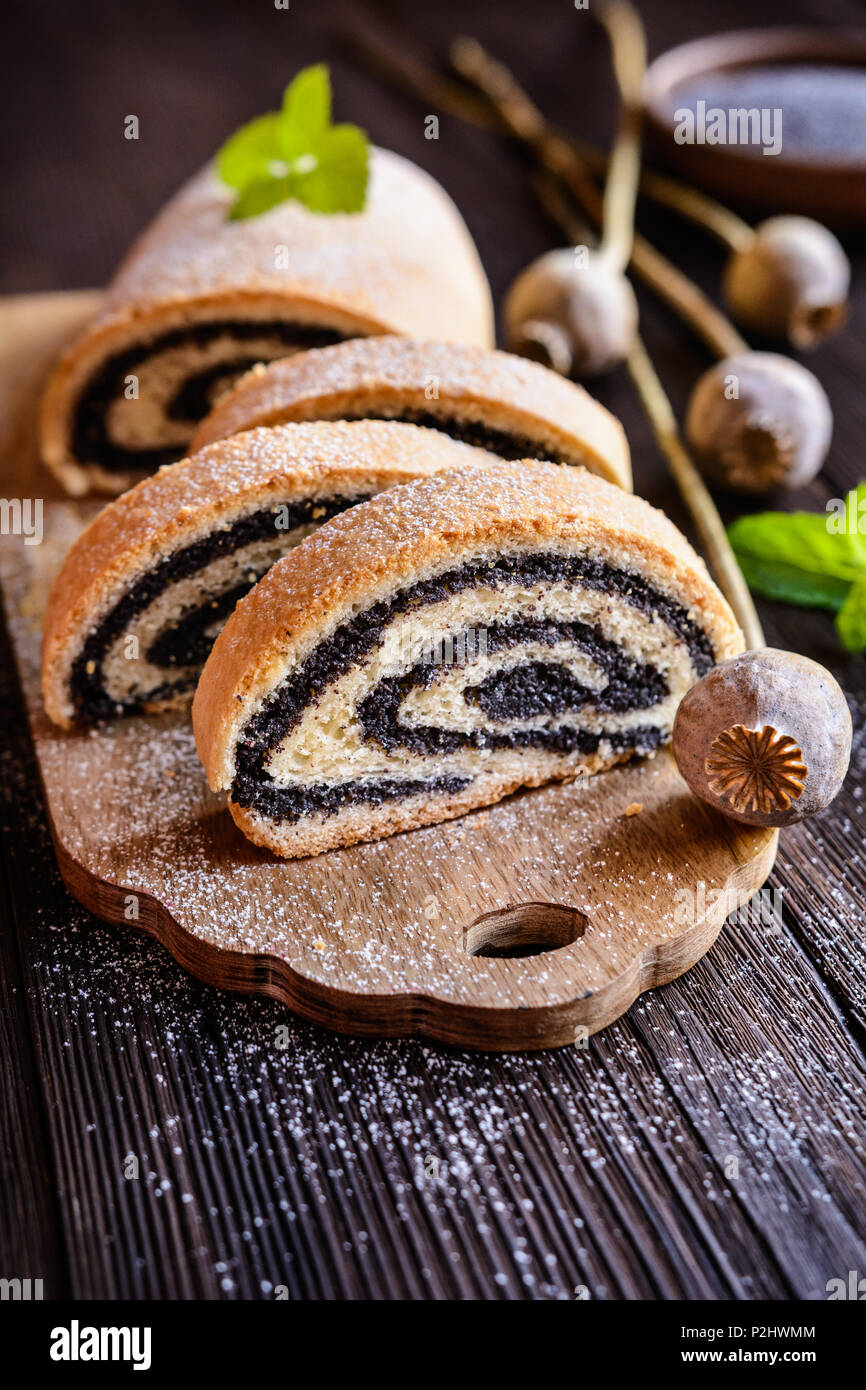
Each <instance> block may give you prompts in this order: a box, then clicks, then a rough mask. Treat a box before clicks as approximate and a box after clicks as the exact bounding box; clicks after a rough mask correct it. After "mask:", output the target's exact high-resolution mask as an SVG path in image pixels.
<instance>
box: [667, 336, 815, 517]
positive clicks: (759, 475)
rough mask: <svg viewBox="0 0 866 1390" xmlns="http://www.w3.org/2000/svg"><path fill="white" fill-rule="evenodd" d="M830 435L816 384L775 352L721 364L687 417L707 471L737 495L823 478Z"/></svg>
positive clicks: (706, 377)
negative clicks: (822, 472) (819, 473)
mask: <svg viewBox="0 0 866 1390" xmlns="http://www.w3.org/2000/svg"><path fill="white" fill-rule="evenodd" d="M832 433H833V412H832V410H831V409H830V402H829V401H828V399H827V395H826V393H825V391H824V388H823V387H822V385H821V383H820V382H819V381H818V379H817V377H815V376H813V375H812V373H811V372H810V371H808V370H807V369H806V368H805V367H803V366H801V365H800V363H799V362H794V361H793V360H792V359H791V358H790V357H783V356H782V355H781V354H779V353H776V352H742V353H738V354H736V355H734V356H732V357H725V358H723V360H722V361H721V362H717V363H716V364H715V366H713V367H710V368H709V370H708V371H706V372H704V374H703V376H701V377H699V378H698V381H697V384H696V385H695V388H694V390H693V391H692V394H691V396H690V398H689V404H688V409H687V411H686V436H687V438H688V441H689V444H690V445H691V447H692V450H693V452H694V455H695V461H696V463H697V464H698V466H699V467H700V469H701V472H702V473H703V474H704V476H705V477H706V478H707V479H708V480H709V481H710V482H711V483H716V484H718V485H719V486H720V487H727V488H732V489H733V490H735V491H737V492H749V493H753V494H760V493H763V492H769V491H770V490H771V489H773V488H777V487H784V488H796V487H802V486H803V484H804V483H808V482H810V481H811V480H812V478H814V477H815V475H816V473H818V472H819V471H820V469H821V465H822V464H823V462H824V459H825V458H826V456H827V450H828V449H829V447H830V439H831V436H832Z"/></svg>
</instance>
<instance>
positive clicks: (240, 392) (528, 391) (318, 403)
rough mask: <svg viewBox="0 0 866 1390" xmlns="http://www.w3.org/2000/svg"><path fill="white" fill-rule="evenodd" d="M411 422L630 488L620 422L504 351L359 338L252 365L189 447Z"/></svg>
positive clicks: (571, 386) (575, 389)
mask: <svg viewBox="0 0 866 1390" xmlns="http://www.w3.org/2000/svg"><path fill="white" fill-rule="evenodd" d="M359 417H363V418H364V419H367V420H371V419H388V420H408V421H411V422H413V423H414V424H417V425H426V426H428V427H430V428H432V429H438V430H443V431H444V432H445V433H446V434H450V435H451V437H452V439H462V440H464V441H466V442H467V443H470V444H477V445H479V446H480V447H481V448H483V449H488V450H490V452H491V453H494V454H496V455H497V456H498V457H499V458H506V459H518V458H532V459H550V460H552V461H553V462H554V463H582V464H584V465H585V466H586V467H587V468H589V469H591V471H592V472H593V473H598V474H600V475H601V477H603V478H607V479H608V480H609V481H610V482H612V483H618V484H619V485H620V487H624V488H628V489H629V491H630V490H631V465H630V462H629V450H628V444H627V442H626V437H625V433H624V431H623V428H622V426H621V424H620V423H619V421H618V420H617V419H616V418H615V416H613V415H611V413H610V411H608V410H605V408H604V406H602V405H599V403H598V401H595V400H593V398H592V396H590V395H589V393H588V392H587V391H584V389H583V387H582V386H577V385H576V384H575V383H574V382H572V381H567V380H566V379H565V378H564V377H561V376H559V375H558V373H556V372H552V371H549V370H548V368H546V367H542V366H540V365H539V363H537V362H530V361H528V360H527V359H526V358H524V357H515V356H514V355H513V354H512V353H508V352H493V351H488V350H486V349H484V348H479V347H474V346H471V345H467V344H465V343H464V344H458V343H435V342H421V341H419V340H417V339H412V338H399V337H388V338H384V337H382V338H361V339H355V340H354V341H352V342H347V343H339V344H337V345H335V346H333V347H325V348H320V349H316V350H314V351H311V352H305V353H302V354H300V355H299V356H297V357H293V358H291V359H288V360H283V361H280V362H274V363H272V364H271V365H269V366H267V367H266V366H257V367H254V368H253V369H252V371H250V372H248V373H247V374H246V375H245V376H243V377H241V379H240V380H239V381H238V383H237V385H236V386H234V387H233V388H232V389H231V390H230V391H227V392H226V394H225V395H224V396H222V397H221V398H220V400H219V401H218V402H217V404H216V406H215V407H214V409H213V410H212V411H211V413H210V414H209V415H207V416H206V417H205V419H204V420H203V421H202V422H201V424H200V425H199V427H198V430H197V431H196V434H195V437H194V447H195V448H201V447H202V445H204V444H210V443H211V442H212V441H213V440H214V439H222V438H224V437H225V436H226V435H229V434H235V433H236V432H237V431H238V430H246V429H251V428H252V427H253V426H254V425H278V424H282V423H283V422H285V421H286V420H337V419H343V420H351V419H358V418H359Z"/></svg>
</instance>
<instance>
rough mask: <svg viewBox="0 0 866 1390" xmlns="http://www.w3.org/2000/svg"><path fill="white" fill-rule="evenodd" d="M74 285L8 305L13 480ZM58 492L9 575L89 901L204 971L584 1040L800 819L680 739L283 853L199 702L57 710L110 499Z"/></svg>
mask: <svg viewBox="0 0 866 1390" xmlns="http://www.w3.org/2000/svg"><path fill="white" fill-rule="evenodd" d="M70 298H71V300H72V301H73V303H74V304H75V305H76V306H78V307H80V308H81V309H82V310H83V311H84V313H85V314H87V313H88V312H89V311H90V310H91V308H92V305H91V303H90V296H84V297H82V296H81V295H72V296H66V295H62V294H61V295H45V296H36V297H33V296H25V297H24V300H23V302H22V301H21V300H15V299H11V300H7V301H5V302H3V301H0V418H2V419H3V421H4V425H3V430H4V433H5V435H6V436H7V437H8V444H7V445H6V447H5V448H2V447H0V488H2V490H3V492H4V495H6V496H18V497H20V496H23V495H24V494H25V492H26V482H27V480H28V479H32V478H33V477H34V476H35V475H36V473H37V469H38V461H37V458H36V457H35V455H34V454H33V453H32V452H31V453H28V449H32V441H30V440H28V439H27V438H26V435H27V427H28V422H32V420H33V418H34V416H35V414H36V409H37V400H36V396H35V393H34V391H33V390H32V389H30V388H31V383H32V382H34V381H35V382H36V383H39V382H41V377H42V375H43V374H44V370H45V364H46V361H48V362H50V360H51V358H52V356H53V355H54V354H55V353H56V348H57V340H58V336H60V334H62V332H63V330H67V331H68V326H69V320H70V302H69V301H70ZM82 301H83V302H82ZM58 329H59V332H58ZM22 422H23V423H22ZM42 502H43V520H42V537H41V542H40V544H38V545H34V544H29V543H28V541H27V538H26V537H23V536H21V537H11V536H9V537H7V545H6V546H5V548H4V551H3V554H2V556H0V578H2V584H3V593H4V601H5V603H6V618H7V622H8V624H9V630H10V633H11V636H12V641H13V645H14V646H15V649H16V655H17V658H18V665H19V673H20V676H21V681H22V687H23V690H24V696H25V700H26V703H27V707H28V712H29V716H30V722H31V728H32V731H33V739H34V744H35V748H36V755H37V759H38V762H39V767H40V772H41V777H42V785H43V789H44V792H45V798H46V802H47V807H48V814H49V819H50V821H51V827H52V831H53V835H54V841H55V847H56V850H57V855H58V860H59V863H60V868H61V872H62V874H63V878H64V880H65V882H66V884H67V886H68V887H69V888H70V889H71V891H72V892H73V893H74V894H75V896H76V898H78V900H79V902H81V903H83V904H84V906H85V907H88V908H90V910H91V911H92V912H95V913H96V914H97V916H99V917H101V918H103V919H104V920H105V921H108V922H114V923H117V924H119V925H120V926H123V927H126V928H129V927H130V926H135V927H138V928H140V929H143V930H144V931H147V932H149V933H150V935H151V936H155V937H156V938H157V940H158V941H161V942H162V943H163V945H165V946H166V947H167V948H168V950H169V951H170V952H171V954H172V955H173V956H174V957H175V959H176V960H177V961H178V962H179V963H180V964H181V965H183V966H184V968H185V969H187V970H189V971H190V972H191V973H192V974H193V975H195V976H196V977H197V978H198V979H200V980H204V981H205V982H206V983H208V984H212V985H217V986H220V987H221V988H224V989H232V990H238V991H241V992H242V993H245V994H264V995H268V996H270V997H272V998H275V999H280V1000H282V1002H283V1003H285V1004H288V1005H289V1006H290V1007H291V1008H292V1009H294V1010H295V1011H296V1012H297V1013H299V1014H301V1015H302V1016H303V1017H304V1018H308V1019H311V1020H312V1021H313V1022H315V1023H322V1024H325V1025H326V1026H327V1027H329V1028H334V1029H336V1030H338V1031H339V1032H345V1033H361V1034H368V1035H373V1036H385V1037H398V1036H404V1035H406V1034H418V1035H420V1036H422V1037H428V1038H435V1039H438V1040H440V1041H443V1042H449V1043H455V1044H461V1045H464V1046H470V1047H480V1048H496V1049H503V1050H511V1051H514V1050H518V1049H524V1048H533V1049H534V1048H542V1047H555V1046H565V1045H569V1044H571V1045H573V1044H574V1042H575V1039H576V1038H577V1037H578V1036H582V1037H584V1038H585V1037H588V1036H589V1035H590V1034H591V1033H595V1032H597V1030H598V1029H599V1028H603V1027H605V1026H606V1025H607V1024H609V1023H611V1022H612V1021H613V1020H614V1019H615V1018H618V1017H619V1015H620V1014H621V1013H623V1012H624V1011H625V1010H626V1009H627V1008H628V1007H629V1006H630V1005H631V1004H632V1003H633V1002H634V1000H635V999H636V998H637V997H638V995H639V994H640V993H641V992H642V991H643V990H645V989H651V988H653V987H654V986H656V985H660V984H666V983H667V981H668V980H672V979H675V978H676V976H677V975H680V974H682V972H683V971H684V970H687V969H688V968H689V967H690V966H691V965H693V964H694V963H695V961H696V960H698V959H699V957H700V956H702V955H703V954H704V952H705V951H707V950H708V949H709V947H710V946H711V945H712V943H713V941H714V940H715V938H716V935H717V934H718V931H719V929H720V927H721V926H722V923H723V922H724V921H725V918H726V917H727V916H728V914H729V913H730V912H731V911H732V910H733V909H734V908H735V907H742V906H745V904H746V903H747V902H748V901H749V899H750V898H751V897H752V894H753V893H755V892H756V891H757V890H758V889H759V888H760V887H761V885H762V884H763V883H764V881H765V879H766V877H767V875H768V873H769V872H770V869H771V868H772V865H773V860H774V858H775V854H776V843H777V840H778V835H777V833H776V832H775V831H770V830H763V829H757V828H754V827H749V826H740V825H737V824H736V823H734V822H733V821H730V820H728V819H727V818H726V817H724V816H721V815H718V814H716V813H715V812H713V811H711V810H710V809H709V808H705V807H704V806H703V805H702V804H701V803H700V802H698V801H697V800H696V799H695V798H694V797H693V796H691V794H690V793H689V792H688V790H687V789H686V787H685V784H684V783H683V781H682V779H681V778H680V776H679V774H678V772H677V770H676V766H675V764H674V762H673V759H672V757H671V756H670V754H669V753H667V752H664V753H662V754H661V755H660V756H659V757H657V758H655V759H652V760H651V761H649V762H634V763H631V764H629V765H627V766H624V767H621V768H616V769H613V770H612V771H610V772H609V773H606V774H605V775H604V776H601V777H597V778H594V779H587V780H583V779H580V780H578V781H576V782H573V783H570V784H568V785H565V786H562V785H558V786H551V787H547V788H544V789H541V790H538V791H534V792H525V793H523V794H521V795H517V796H513V797H509V798H508V799H507V800H506V801H504V802H501V803H500V804H499V805H497V806H493V807H490V808H489V809H487V810H484V811H479V812H475V813H473V814H472V815H469V816H463V817H461V818H460V819H459V820H458V821H453V822H448V823H447V824H444V825H440V826H431V827H428V828H427V829H425V830H416V831H412V832H411V833H406V834H401V835H393V836H390V837H389V838H388V839H386V840H382V841H380V842H378V843H376V844H372V845H356V846H353V847H352V848H349V849H340V850H333V851H331V852H330V853H328V854H324V855H317V856H314V857H313V858H310V859H303V860H295V861H293V862H291V863H281V862H279V861H278V860H277V859H275V857H274V856H273V855H271V854H269V853H268V852H267V851H263V850H258V849H257V848H255V847H254V846H252V845H250V844H249V842H248V841H247V840H246V839H245V838H244V836H243V835H242V834H241V832H240V831H239V830H238V829H237V828H236V827H235V825H234V824H233V822H232V820H231V818H230V816H229V815H228V812H227V810H226V809H225V804H224V800H223V798H221V797H216V796H214V795H213V794H212V793H211V792H209V790H208V787H207V783H206V780H205V777H204V772H203V769H202V767H201V764H200V762H199V760H198V757H197V755H196V751H195V745H194V742H193V737H192V729H191V726H190V720H189V716H188V714H187V713H175V714H172V715H167V716H165V717H162V718H160V719H147V718H135V719H129V720H125V721H121V722H120V723H118V724H116V725H113V726H111V727H109V728H106V729H104V730H93V729H90V730H83V731H79V732H73V733H66V732H64V731H62V730H59V729H56V728H55V727H54V726H53V725H52V724H51V722H50V720H49V719H48V718H47V716H46V714H45V712H44V710H43V708H42V699H41V694H40V690H39V648H40V636H41V618H42V613H43V611H44V603H45V600H46V599H47V595H48V591H49V588H50V585H51V582H52V581H53V579H54V577H55V574H56V572H57V568H58V565H59V563H60V562H61V560H62V558H63V555H64V552H65V549H66V548H67V547H68V545H69V543H70V540H71V539H72V537H73V536H74V533H75V531H76V530H78V529H80V528H81V526H82V525H83V524H84V522H85V521H86V519H87V518H88V516H89V515H90V514H92V511H93V506H92V504H90V503H79V502H75V501H70V500H69V499H64V498H63V497H62V496H58V497H55V498H51V497H43V499H42ZM16 540H17V544H15V541H16ZM131 807H134V809H135V816H134V819H133V821H132V823H130V816H129V811H130V808H131ZM630 807H631V808H640V809H639V810H637V811H636V813H634V814H630V815H629V814H627V810H628V808H630ZM503 952H508V953H509V954H512V955H518V954H519V958H510V959H502V958H497V957H501V955H502V953H503Z"/></svg>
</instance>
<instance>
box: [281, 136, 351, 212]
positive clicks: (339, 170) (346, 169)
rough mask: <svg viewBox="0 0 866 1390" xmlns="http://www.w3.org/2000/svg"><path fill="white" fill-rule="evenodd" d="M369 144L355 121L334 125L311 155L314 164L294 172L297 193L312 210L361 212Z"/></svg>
mask: <svg viewBox="0 0 866 1390" xmlns="http://www.w3.org/2000/svg"><path fill="white" fill-rule="evenodd" d="M368 150H369V146H368V144H367V137H366V135H365V134H364V132H363V131H362V130H359V129H358V127H357V126H354V125H335V126H332V127H331V129H330V130H329V131H328V133H327V134H326V135H325V136H324V137H323V139H322V141H321V143H320V144H319V146H318V152H317V154H315V155H314V156H312V158H314V159H315V160H316V163H315V166H314V167H313V168H311V169H310V170H309V172H307V173H299V174H297V175H296V179H295V184H296V188H297V193H296V197H298V198H300V200H301V202H302V203H305V204H306V206H307V207H308V208H311V209H312V210H313V212H360V211H361V209H362V208H363V206H364V199H365V197H366V192H367V177H368V169H367V159H368Z"/></svg>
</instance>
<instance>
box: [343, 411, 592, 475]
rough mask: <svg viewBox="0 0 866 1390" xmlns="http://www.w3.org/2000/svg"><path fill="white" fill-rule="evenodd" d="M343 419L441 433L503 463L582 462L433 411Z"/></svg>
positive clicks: (480, 423) (369, 413)
mask: <svg viewBox="0 0 866 1390" xmlns="http://www.w3.org/2000/svg"><path fill="white" fill-rule="evenodd" d="M340 419H341V420H399V421H400V422H401V423H402V424H405V425H420V426H421V427H422V428H423V429H428V430H440V431H441V432H442V433H443V434H447V435H449V436H450V438H451V439H456V440H458V441H459V442H460V443H461V444H472V445H474V447H475V448H476V449H486V451H487V453H488V454H496V456H497V457H498V458H501V459H513V460H517V459H538V460H539V461H543V460H547V462H548V463H572V464H573V463H577V462H579V461H580V460H579V459H578V458H576V456H575V455H574V454H565V453H563V452H562V450H559V449H551V448H550V446H549V445H547V444H545V443H544V442H543V441H539V440H537V439H532V438H531V437H530V436H529V435H528V434H519V433H517V432H515V431H513V430H502V429H495V428H494V427H493V426H492V425H486V424H484V423H483V421H481V420H470V419H468V418H464V417H458V416H454V415H449V414H447V412H444V413H442V414H438V413H437V412H435V411H432V410H414V409H410V408H409V407H407V408H406V409H405V410H396V411H394V412H393V413H391V414H387V415H386V414H385V413H384V412H381V413H380V412H379V411H376V410H368V411H365V412H364V414H363V415H351V414H348V413H345V414H343V415H341V416H340Z"/></svg>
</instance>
